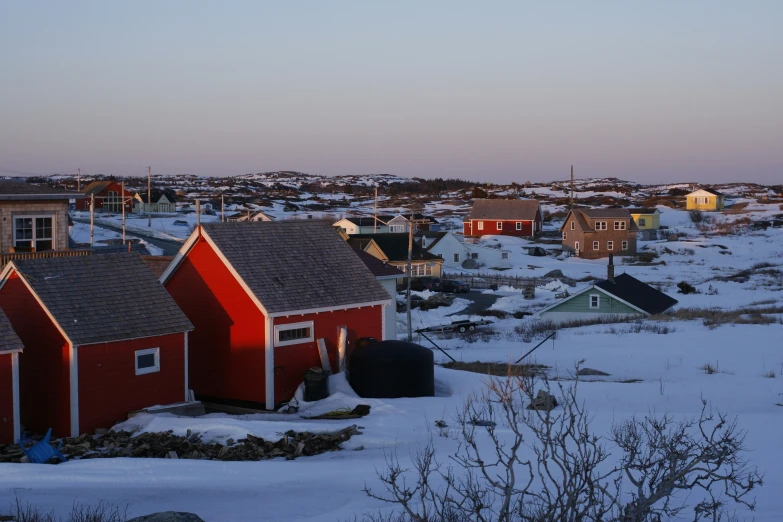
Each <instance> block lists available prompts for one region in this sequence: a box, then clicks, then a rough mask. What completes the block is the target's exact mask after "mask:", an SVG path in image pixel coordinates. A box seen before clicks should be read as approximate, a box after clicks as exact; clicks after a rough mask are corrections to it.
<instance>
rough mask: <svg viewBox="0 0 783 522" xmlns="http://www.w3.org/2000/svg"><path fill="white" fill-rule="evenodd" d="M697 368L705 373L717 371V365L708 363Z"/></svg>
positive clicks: (711, 373)
mask: <svg viewBox="0 0 783 522" xmlns="http://www.w3.org/2000/svg"><path fill="white" fill-rule="evenodd" d="M699 370H701V371H703V372H704V373H706V374H707V375H713V374H715V373H718V367H717V366H713V365H711V364H710V363H707V364H705V365H703V366H702V367H701V368H699Z"/></svg>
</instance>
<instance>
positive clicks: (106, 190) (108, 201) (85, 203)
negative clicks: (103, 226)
mask: <svg viewBox="0 0 783 522" xmlns="http://www.w3.org/2000/svg"><path fill="white" fill-rule="evenodd" d="M81 192H82V194H84V198H82V199H77V200H76V210H90V197H91V196H94V198H95V210H105V211H107V212H116V213H118V214H119V213H120V212H122V205H123V203H124V204H125V212H128V213H130V212H132V211H133V200H132V198H133V194H132V193H131V192H129V191H128V189H125V190H124V191H123V188H122V185H121V184H119V183H117V182H116V181H93V182H92V183H90V184H89V185H87V186H86V187H84V188H83V189H82V190H81Z"/></svg>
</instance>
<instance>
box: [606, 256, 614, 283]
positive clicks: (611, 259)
mask: <svg viewBox="0 0 783 522" xmlns="http://www.w3.org/2000/svg"><path fill="white" fill-rule="evenodd" d="M606 279H607V280H608V281H609V282H610V283H614V254H612V253H610V254H609V265H608V266H607V267H606Z"/></svg>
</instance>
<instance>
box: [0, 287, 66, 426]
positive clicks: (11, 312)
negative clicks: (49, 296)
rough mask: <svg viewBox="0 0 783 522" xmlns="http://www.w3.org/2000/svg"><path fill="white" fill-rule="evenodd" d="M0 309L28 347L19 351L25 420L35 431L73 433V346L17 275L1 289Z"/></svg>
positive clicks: (21, 403)
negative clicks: (71, 371) (71, 387)
mask: <svg viewBox="0 0 783 522" xmlns="http://www.w3.org/2000/svg"><path fill="white" fill-rule="evenodd" d="M0 308H2V309H3V311H4V312H5V314H6V315H7V316H8V320H9V321H10V323H11V326H12V327H13V329H14V330H15V331H16V334H17V335H18V336H19V338H20V339H21V341H22V344H23V345H24V346H25V350H24V352H22V353H20V354H19V397H20V410H21V422H22V424H23V425H24V427H25V429H26V430H28V431H31V432H38V433H44V432H46V430H47V429H49V428H52V432H53V433H54V435H55V436H57V437H67V436H70V434H71V413H70V412H71V409H70V368H69V355H70V354H69V351H70V350H69V346H68V343H67V342H66V340H65V338H64V337H63V336H62V334H61V333H60V332H59V331H58V330H57V327H56V326H55V325H54V323H52V321H51V319H49V316H48V315H47V314H46V312H45V311H44V309H43V308H42V307H41V306H40V305H39V304H38V302H37V301H36V300H35V297H34V296H33V295H32V294H31V293H30V291H29V290H28V289H27V287H26V286H25V285H24V283H23V282H22V280H21V279H20V278H19V276H18V275H17V274H15V273H14V274H11V275H10V276H9V278H8V280H7V281H6V283H5V285H3V287H2V289H0Z"/></svg>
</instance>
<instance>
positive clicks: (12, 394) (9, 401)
mask: <svg viewBox="0 0 783 522" xmlns="http://www.w3.org/2000/svg"><path fill="white" fill-rule="evenodd" d="M21 351H22V340H21V339H19V336H18V335H16V332H14V329H13V328H12V327H11V323H10V322H8V318H7V317H6V316H5V314H4V313H3V311H2V310H0V444H13V443H15V442H16V441H18V440H19V432H20V424H19V354H20V353H21Z"/></svg>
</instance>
